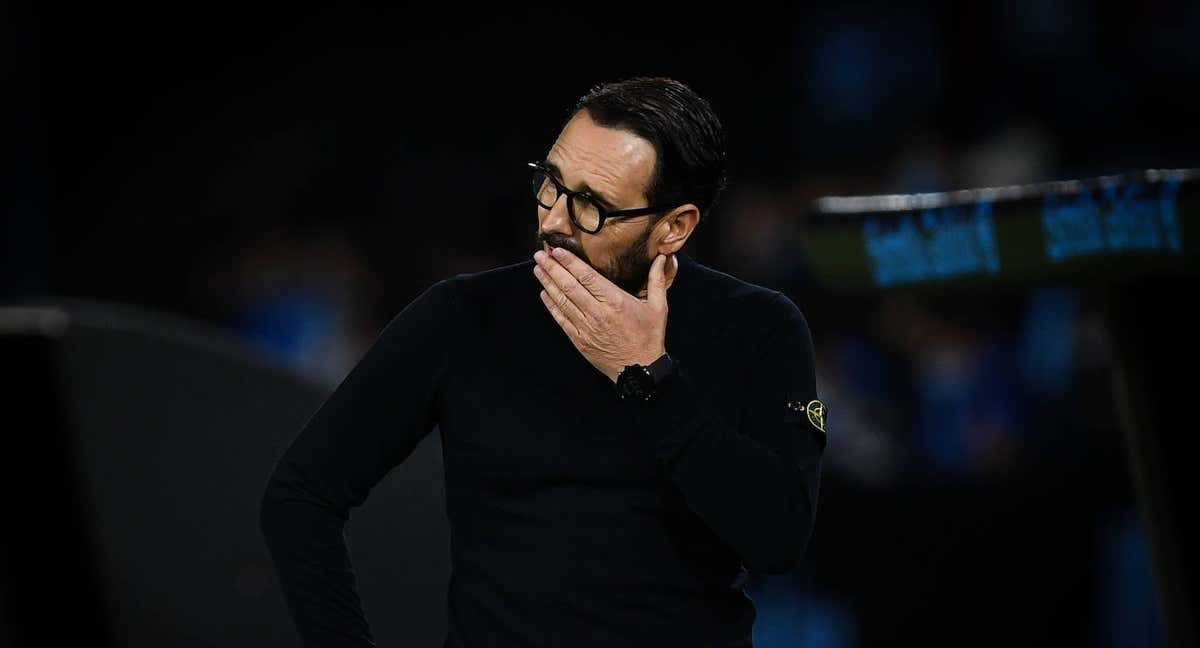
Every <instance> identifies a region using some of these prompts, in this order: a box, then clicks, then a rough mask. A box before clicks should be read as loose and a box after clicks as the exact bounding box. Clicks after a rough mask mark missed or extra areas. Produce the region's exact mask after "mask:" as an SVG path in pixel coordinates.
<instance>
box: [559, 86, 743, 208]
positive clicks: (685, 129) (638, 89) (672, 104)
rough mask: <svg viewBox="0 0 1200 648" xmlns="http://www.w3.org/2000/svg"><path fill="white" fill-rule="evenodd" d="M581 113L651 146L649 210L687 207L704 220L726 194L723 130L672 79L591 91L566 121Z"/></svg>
mask: <svg viewBox="0 0 1200 648" xmlns="http://www.w3.org/2000/svg"><path fill="white" fill-rule="evenodd" d="M580 110H587V111H588V115H589V116H590V117H591V118H592V120H593V121H595V122H596V123H597V124H599V125H601V126H605V127H608V128H618V129H621V130H625V131H628V132H631V133H633V134H635V135H637V136H639V137H642V138H643V139H645V140H647V141H649V142H650V143H651V144H653V145H654V151H655V153H656V155H655V163H654V173H653V174H652V175H651V177H650V183H649V184H648V185H647V186H646V200H648V201H649V203H650V204H651V205H657V204H668V203H685V202H691V203H695V204H696V206H697V207H699V208H700V213H701V215H702V216H707V215H708V212H709V210H711V209H712V208H713V206H714V205H715V204H716V202H717V198H718V197H719V196H720V194H721V191H722V190H723V189H724V188H725V182H726V178H725V129H724V128H723V127H722V126H721V122H720V120H718V119H717V115H716V113H715V112H713V109H712V106H710V105H709V104H708V102H707V101H705V100H704V98H703V97H701V96H700V95H698V94H696V92H695V91H694V90H692V89H691V88H689V87H687V86H686V85H684V84H682V83H680V82H679V81H676V80H674V79H668V78H665V77H635V78H632V79H625V80H623V81H616V82H612V83H605V84H601V85H598V86H596V87H594V88H592V89H591V90H590V91H589V92H588V93H587V94H585V95H584V96H583V97H582V98H580V99H579V103H577V104H575V108H574V109H573V110H572V111H571V114H570V116H569V117H568V120H570V118H571V117H574V116H575V115H576V114H578V113H579V111H580Z"/></svg>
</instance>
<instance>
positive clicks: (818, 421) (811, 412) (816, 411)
mask: <svg viewBox="0 0 1200 648" xmlns="http://www.w3.org/2000/svg"><path fill="white" fill-rule="evenodd" d="M804 409H805V411H807V412H808V422H809V423H812V424H813V425H814V426H816V428H817V429H818V430H820V431H822V432H824V431H825V403H822V402H821V401H819V400H811V401H809V402H808V405H805V406H804Z"/></svg>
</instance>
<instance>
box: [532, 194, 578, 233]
mask: <svg viewBox="0 0 1200 648" xmlns="http://www.w3.org/2000/svg"><path fill="white" fill-rule="evenodd" d="M567 200H568V199H567V197H566V196H559V197H558V200H556V201H554V204H553V205H551V206H550V209H549V210H540V211H543V212H544V214H543V215H542V232H558V233H559V234H562V235H564V236H574V234H575V232H574V231H573V230H574V225H575V224H574V223H572V222H571V214H570V213H569V212H567Z"/></svg>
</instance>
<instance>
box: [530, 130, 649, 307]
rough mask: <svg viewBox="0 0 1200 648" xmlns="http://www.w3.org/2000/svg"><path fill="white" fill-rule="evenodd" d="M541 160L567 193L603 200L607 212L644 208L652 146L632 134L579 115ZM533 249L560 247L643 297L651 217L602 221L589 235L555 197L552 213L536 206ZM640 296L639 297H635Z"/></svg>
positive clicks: (563, 200)
mask: <svg viewBox="0 0 1200 648" xmlns="http://www.w3.org/2000/svg"><path fill="white" fill-rule="evenodd" d="M546 161H547V162H549V163H550V164H551V165H553V168H555V169H557V170H558V174H559V175H558V180H559V181H560V182H562V184H563V185H564V186H565V187H567V188H569V189H571V190H573V191H587V192H588V193H589V194H590V195H592V196H593V197H597V198H601V199H603V201H604V203H606V206H607V207H608V208H609V209H613V210H615V209H634V208H636V207H645V206H646V205H647V203H646V196H645V188H646V185H647V184H648V183H649V181H650V176H651V174H653V172H654V161H655V152H654V145H652V144H651V143H650V142H648V141H646V140H644V139H642V138H641V137H638V136H637V135H634V134H633V133H630V132H627V131H623V130H617V129H613V128H606V127H604V126H600V125H598V124H596V123H595V122H594V121H592V118H591V116H589V115H588V112H587V111H586V110H581V111H579V112H578V113H577V114H576V115H575V116H574V117H573V118H572V119H571V121H569V122H567V125H566V126H565V127H564V128H563V130H562V133H560V134H559V136H558V140H556V141H555V142H554V146H553V147H551V148H550V153H549V154H548V155H547V156H546ZM537 216H538V231H537V249H539V250H543V249H544V250H546V251H547V252H548V251H549V249H550V247H562V248H566V249H568V250H570V251H571V253H572V254H574V255H575V256H577V257H579V258H580V259H582V260H583V261H584V262H585V263H587V264H588V265H590V266H592V267H593V268H595V269H596V270H597V271H598V272H599V273H600V274H601V275H603V276H604V277H605V278H607V279H608V280H609V281H611V282H613V283H614V284H616V285H617V286H619V287H620V288H621V289H622V290H624V291H625V292H627V293H629V294H631V295H638V296H641V294H644V288H645V285H646V277H647V276H648V275H649V274H650V266H651V264H652V263H653V262H654V257H655V256H656V255H657V254H658V250H657V249H654V250H651V249H650V236H651V233H652V230H653V228H652V227H651V226H650V222H652V219H653V218H655V217H656V216H657V214H651V215H647V216H636V217H633V218H620V219H617V220H613V221H605V222H604V226H603V227H601V228H600V231H599V232H596V233H595V234H588V233H587V232H584V231H583V230H581V229H579V228H578V227H576V226H575V223H573V222H572V221H571V216H570V214H569V213H568V212H567V201H566V199H565V198H560V199H559V200H558V202H556V203H554V206H553V208H551V209H545V208H543V207H541V206H540V205H539V206H538V207H537ZM639 293H641V294H639Z"/></svg>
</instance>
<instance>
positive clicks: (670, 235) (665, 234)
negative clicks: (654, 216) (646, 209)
mask: <svg viewBox="0 0 1200 648" xmlns="http://www.w3.org/2000/svg"><path fill="white" fill-rule="evenodd" d="M698 224H700V208H699V207H697V206H695V205H693V204H691V203H688V204H686V205H680V206H678V207H676V208H675V209H672V210H671V211H670V213H668V214H667V215H666V216H663V217H662V219H661V220H659V221H658V224H657V225H655V226H654V227H655V228H656V229H659V230H661V231H662V233H661V234H660V236H661V238H659V239H658V248H657V250H656V251H657V252H658V253H659V254H666V255H671V254H675V253H676V252H678V251H679V250H680V249H681V248H682V247H683V244H684V243H687V240H688V237H689V236H691V235H692V232H693V231H695V229H696V225H698Z"/></svg>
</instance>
